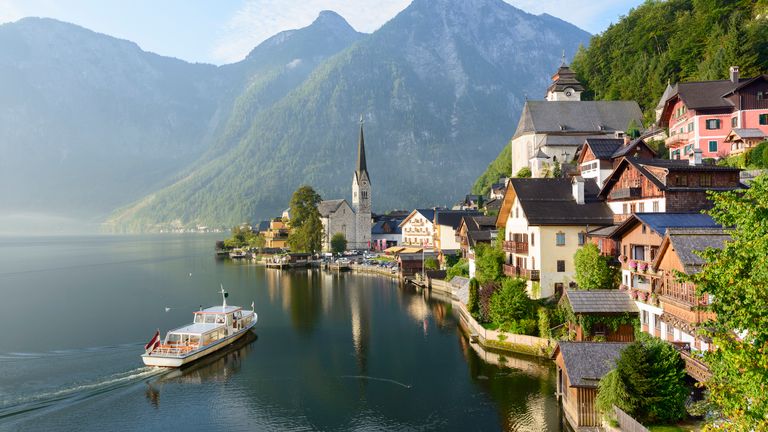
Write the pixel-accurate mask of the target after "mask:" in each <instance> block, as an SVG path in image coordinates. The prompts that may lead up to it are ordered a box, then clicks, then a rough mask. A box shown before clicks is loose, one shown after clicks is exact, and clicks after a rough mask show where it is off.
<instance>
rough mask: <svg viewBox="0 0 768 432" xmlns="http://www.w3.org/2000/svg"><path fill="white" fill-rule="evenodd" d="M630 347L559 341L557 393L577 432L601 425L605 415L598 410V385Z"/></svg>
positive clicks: (615, 343) (567, 418)
mask: <svg viewBox="0 0 768 432" xmlns="http://www.w3.org/2000/svg"><path fill="white" fill-rule="evenodd" d="M627 346H629V344H628V343H622V342H602V343H599V342H559V343H558V344H557V347H555V351H554V353H553V354H552V358H553V359H554V360H555V365H556V366H557V378H556V385H557V390H556V394H557V396H558V398H560V401H561V403H562V404H563V413H564V414H565V419H566V420H567V421H568V423H569V425H570V426H571V428H573V429H574V430H576V431H584V430H590V431H591V430H596V428H598V427H601V426H602V423H603V419H602V415H600V413H599V412H598V410H597V408H596V407H595V398H596V397H597V386H598V384H599V383H600V380H601V379H602V378H603V377H604V376H605V374H607V373H608V372H610V371H611V370H613V369H614V368H615V367H616V361H617V360H618V359H619V357H620V356H621V352H622V351H623V350H624V349H625V348H626V347H627Z"/></svg>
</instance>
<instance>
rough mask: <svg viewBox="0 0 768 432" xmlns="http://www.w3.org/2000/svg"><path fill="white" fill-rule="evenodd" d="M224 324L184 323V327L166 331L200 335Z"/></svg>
mask: <svg viewBox="0 0 768 432" xmlns="http://www.w3.org/2000/svg"><path fill="white" fill-rule="evenodd" d="M222 326H224V324H216V323H193V324H190V325H186V326H184V327H179V328H177V329H173V330H171V331H169V332H168V333H179V334H194V335H202V334H204V333H208V332H209V331H211V330H216V329H217V328H219V327H222Z"/></svg>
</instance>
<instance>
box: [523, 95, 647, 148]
mask: <svg viewBox="0 0 768 432" xmlns="http://www.w3.org/2000/svg"><path fill="white" fill-rule="evenodd" d="M631 120H635V122H636V123H637V124H639V125H641V124H643V113H642V111H641V110H640V106H639V105H638V104H637V102H635V101H527V102H526V103H525V106H524V107H523V112H522V114H521V115H520V121H519V122H518V125H517V130H516V131H515V135H514V136H513V137H512V138H513V139H514V138H517V137H519V136H522V135H525V134H528V133H554V134H560V135H568V134H578V133H582V134H597V135H600V134H607V133H613V132H615V131H623V130H626V128H627V125H628V124H629V123H630V121H631ZM576 144H577V145H578V144H581V142H577V143H576Z"/></svg>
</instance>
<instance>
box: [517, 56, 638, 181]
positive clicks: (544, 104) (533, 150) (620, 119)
mask: <svg viewBox="0 0 768 432" xmlns="http://www.w3.org/2000/svg"><path fill="white" fill-rule="evenodd" d="M583 90H584V87H583V86H582V85H581V83H579V82H578V80H576V75H575V73H574V72H573V71H571V69H570V68H569V67H568V66H567V65H565V64H563V65H562V66H561V67H560V68H559V69H558V71H557V73H556V74H555V75H554V76H553V77H552V84H551V85H550V87H549V89H547V99H546V100H541V101H534V100H528V101H526V102H525V106H524V107H523V111H522V114H521V116H520V121H519V122H518V125H517V130H516V131H515V134H514V135H513V137H512V143H511V146H512V175H516V174H517V172H518V171H520V169H521V168H523V167H528V168H530V169H531V172H532V174H533V177H543V176H544V173H545V171H547V170H549V169H551V167H552V166H553V164H554V162H555V161H559V162H561V163H569V162H571V160H572V159H574V157H575V156H576V152H577V150H578V148H579V147H580V146H581V145H582V144H583V143H584V140H585V139H587V138H617V137H619V138H620V137H622V136H623V134H624V132H625V131H626V130H627V126H628V125H629V124H630V123H631V122H633V121H634V122H635V123H636V124H637V125H638V126H641V125H642V124H643V113H642V111H641V110H640V106H639V105H638V104H637V102H634V101H582V100H581V92H582V91H583Z"/></svg>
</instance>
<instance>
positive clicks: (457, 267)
mask: <svg viewBox="0 0 768 432" xmlns="http://www.w3.org/2000/svg"><path fill="white" fill-rule="evenodd" d="M456 276H464V277H467V276H469V261H467V259H466V258H462V259H460V260H458V261H457V262H456V263H454V264H453V265H452V266H449V267H448V268H447V269H446V272H445V280H447V281H450V280H451V279H453V278H454V277H456Z"/></svg>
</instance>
